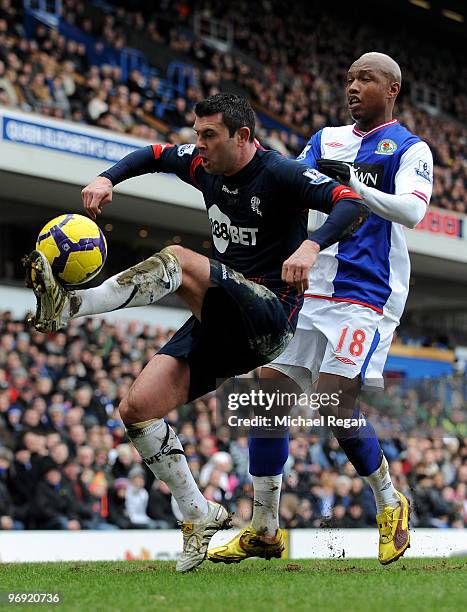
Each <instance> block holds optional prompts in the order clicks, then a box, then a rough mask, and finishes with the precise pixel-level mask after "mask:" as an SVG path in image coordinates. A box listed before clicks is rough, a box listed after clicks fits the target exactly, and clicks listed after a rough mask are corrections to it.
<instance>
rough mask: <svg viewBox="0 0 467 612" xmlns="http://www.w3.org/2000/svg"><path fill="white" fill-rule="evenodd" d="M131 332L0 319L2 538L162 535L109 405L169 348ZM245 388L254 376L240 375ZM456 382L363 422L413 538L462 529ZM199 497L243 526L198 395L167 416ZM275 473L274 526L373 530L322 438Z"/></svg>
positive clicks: (365, 505) (462, 441) (296, 449)
mask: <svg viewBox="0 0 467 612" xmlns="http://www.w3.org/2000/svg"><path fill="white" fill-rule="evenodd" d="M171 333H172V330H164V329H161V328H159V327H154V326H150V325H141V324H140V323H136V322H134V323H133V322H130V323H109V322H106V321H105V320H91V319H86V320H84V321H83V322H76V321H74V322H72V323H71V324H70V325H69V326H68V328H67V329H66V330H64V331H63V332H58V333H56V334H52V335H50V336H45V335H43V334H39V333H37V332H34V331H31V330H30V329H29V328H28V326H27V325H26V324H25V321H24V320H15V319H14V318H13V317H12V315H11V313H9V312H2V313H0V440H1V441H2V444H1V445H0V517H1V529H23V528H45V527H48V528H55V529H78V528H83V529H112V528H162V527H174V526H175V523H176V519H175V516H174V514H173V511H172V508H171V503H170V494H169V493H168V490H167V488H166V486H165V484H163V483H161V482H158V481H156V482H154V481H153V476H152V474H151V473H150V472H149V470H147V469H146V467H145V466H143V465H142V464H141V459H140V457H139V455H138V453H136V451H135V450H134V449H133V447H132V446H131V445H130V444H128V442H127V440H126V439H125V433H124V429H123V426H122V423H121V421H120V419H119V417H118V413H117V407H118V402H119V399H120V398H122V397H123V395H124V394H125V393H126V391H127V390H128V388H129V386H130V385H131V384H132V382H133V380H134V379H135V377H136V376H137V375H138V373H139V372H140V371H141V369H142V368H143V367H144V365H145V364H146V362H147V361H148V359H150V358H151V356H152V355H153V354H154V352H156V351H157V350H158V349H159V348H160V346H161V345H162V344H163V343H164V342H165V341H166V340H167V339H168V338H169V337H170V335H171ZM252 375H253V376H254V373H253V374H252ZM466 399H467V379H466V378H465V377H464V376H459V377H452V378H445V379H442V380H435V381H431V382H426V383H423V382H419V383H418V384H417V385H415V386H414V385H410V386H408V385H405V386H404V385H403V384H396V385H390V386H389V388H388V390H387V392H386V394H385V395H384V396H383V397H381V398H380V399H377V400H375V399H374V398H373V399H368V400H366V403H365V405H364V408H365V412H367V413H369V414H370V413H371V414H372V420H373V422H374V423H375V425H376V427H377V429H378V430H379V433H380V437H381V439H382V440H383V442H382V444H383V448H384V451H385V453H386V456H387V458H388V460H389V462H390V464H391V471H392V473H393V475H394V478H395V483H397V484H396V486H397V487H398V488H399V489H400V490H402V491H403V492H404V493H405V494H407V495H408V496H409V497H410V498H411V499H412V500H413V502H414V506H415V516H414V525H416V526H421V527H440V528H450V527H462V526H464V525H465V524H466V522H467V501H466V488H467V444H466V441H467V426H466V423H465V418H464V413H463V410H462V406H463V405H464V403H465V401H466ZM168 420H169V422H170V423H171V424H173V425H174V426H175V427H176V428H177V431H178V432H179V434H180V438H181V439H182V441H183V444H184V448H185V453H186V455H187V457H188V461H189V463H190V468H191V470H192V471H193V473H194V475H195V476H196V479H197V481H198V482H199V484H200V487H201V489H202V490H203V492H204V494H205V496H206V497H207V498H208V499H212V500H216V501H220V502H222V503H224V504H225V505H226V506H228V507H229V509H231V510H233V511H235V513H236V514H235V519H234V524H235V525H237V526H239V527H240V526H245V525H246V524H247V523H248V520H249V518H250V517H251V510H252V500H251V493H252V488H251V482H250V477H249V474H248V445H247V439H246V437H245V436H242V435H239V436H238V437H237V438H234V437H232V435H231V432H229V430H228V429H227V428H226V427H225V426H217V427H216V423H218V422H219V420H218V419H217V421H216V398H215V396H206V397H205V398H203V399H200V400H198V401H196V402H194V403H193V404H190V405H187V406H185V407H184V408H183V409H182V410H180V411H179V413H178V414H177V413H176V412H174V413H171V414H169V415H168ZM292 434H293V436H292V437H293V439H292V441H291V444H290V456H289V459H288V462H287V464H286V468H285V478H284V484H283V498H282V502H281V510H280V515H281V524H282V525H283V526H284V527H297V528H304V527H317V526H321V525H326V526H331V527H366V526H369V525H373V524H374V514H375V509H374V507H373V497H372V495H371V491H370V490H369V489H368V488H367V487H366V486H365V485H364V484H363V482H362V480H361V479H360V478H358V477H356V475H355V472H354V469H353V467H352V466H351V465H350V464H349V463H348V462H347V459H346V457H345V455H344V454H343V452H342V451H341V450H340V448H339V447H338V445H337V443H336V441H335V440H334V438H332V437H328V436H327V435H324V434H323V431H313V430H312V431H311V432H308V431H303V430H301V429H300V428H295V429H293V431H292Z"/></svg>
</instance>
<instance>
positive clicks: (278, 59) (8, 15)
mask: <svg viewBox="0 0 467 612" xmlns="http://www.w3.org/2000/svg"><path fill="white" fill-rule="evenodd" d="M126 4H127V3H122V6H119V7H116V8H115V10H114V11H113V12H108V13H106V14H105V15H103V17H102V19H101V20H96V21H93V20H92V19H91V18H90V17H89V16H88V15H87V13H86V5H85V3H82V2H80V1H79V0H66V1H65V2H64V3H63V7H64V8H63V14H64V18H65V19H66V20H68V21H69V22H70V23H72V24H73V25H75V26H77V27H79V28H80V29H81V30H82V31H83V32H84V33H86V34H87V35H91V36H93V37H94V39H95V41H96V43H95V50H97V51H99V50H102V48H103V45H111V46H113V47H114V48H115V49H117V50H118V49H122V48H123V47H125V45H126V44H127V42H128V41H127V36H128V33H129V32H132V33H134V32H136V33H137V34H138V36H141V37H145V38H147V39H148V40H152V41H156V42H157V43H159V44H164V45H166V46H167V48H169V49H171V50H172V51H173V52H174V53H176V54H177V56H180V54H182V56H184V57H186V62H187V63H188V64H189V63H192V64H193V68H192V69H190V70H189V71H188V72H189V74H190V79H188V78H187V85H188V86H187V88H186V90H185V93H184V94H183V95H179V94H176V93H175V92H174V91H173V92H172V95H173V96H174V99H172V100H167V95H168V94H167V89H166V88H165V87H163V86H162V85H163V83H162V81H163V79H162V78H160V77H157V76H146V75H144V74H143V73H142V72H140V71H139V70H133V71H131V72H130V74H129V76H128V79H127V80H126V81H125V82H123V81H122V73H121V69H120V67H118V66H116V65H110V64H106V63H101V64H100V65H91V63H90V61H89V54H88V53H87V52H86V46H85V44H84V43H82V42H81V43H79V42H76V41H75V40H71V39H70V40H67V39H66V38H65V37H64V36H63V35H61V34H59V33H58V31H56V30H53V29H49V28H47V27H46V26H42V25H41V26H39V27H38V28H37V30H36V33H35V36H34V38H33V39H27V38H25V37H24V36H23V30H22V14H21V9H20V8H19V2H17V1H15V0H2V2H1V3H0V105H4V106H10V107H19V108H22V109H23V110H26V111H34V112H38V113H41V114H45V115H49V116H53V117H56V118H59V119H70V120H72V121H75V122H81V123H89V124H91V125H97V126H99V127H103V128H107V129H110V130H112V131H114V132H121V133H128V134H132V135H134V136H139V137H141V138H144V139H147V140H151V141H155V140H158V139H161V138H166V139H168V140H170V141H171V142H175V143H180V142H187V141H189V140H190V139H192V138H193V133H192V130H191V129H190V128H191V126H192V125H193V120H194V115H193V107H194V105H195V103H196V102H197V101H198V100H200V99H202V98H203V97H205V96H206V95H211V94H213V93H215V92H217V91H219V90H221V89H225V88H237V89H238V88H240V90H241V91H243V92H244V93H245V94H246V95H248V96H249V97H250V98H251V100H252V101H253V102H254V103H255V104H256V107H257V110H258V116H259V118H261V117H263V119H264V117H265V115H264V113H266V115H268V116H272V117H275V118H277V119H278V122H276V124H275V127H274V128H268V129H266V128H265V127H263V126H262V125H261V120H260V121H259V129H258V137H259V139H260V140H261V142H262V143H263V144H265V145H266V146H270V147H272V148H276V149H277V150H279V151H280V152H282V153H284V154H290V155H296V154H297V153H298V152H299V151H300V150H301V148H302V147H303V144H304V139H307V138H308V137H309V136H310V135H311V134H312V133H313V132H315V131H316V130H318V129H320V128H321V127H323V126H324V125H337V124H342V123H348V122H349V118H348V114H347V111H346V109H345V102H344V98H343V90H342V83H343V75H345V72H346V69H347V68H348V64H349V61H350V60H351V59H352V58H355V57H357V56H358V55H359V54H360V53H361V51H362V49H384V50H385V51H387V52H389V53H393V54H394V56H395V57H396V58H397V59H398V60H399V61H400V63H401V65H402V68H403V73H404V87H403V91H402V95H401V99H400V102H399V106H398V110H397V116H398V117H399V118H400V120H401V121H402V122H403V123H404V124H405V125H407V126H408V127H409V129H412V130H414V131H415V132H416V133H418V134H419V135H420V136H421V137H422V138H424V139H425V140H426V141H427V142H428V143H429V145H430V147H431V148H432V151H433V154H434V158H435V166H436V167H435V175H436V181H435V187H434V194H433V199H432V203H433V204H434V205H437V206H440V207H442V208H446V209H448V210H454V211H458V212H466V211H467V200H466V197H467V196H466V193H467V192H466V189H465V187H466V182H467V177H466V165H465V159H464V157H463V150H464V149H465V142H466V129H465V125H463V124H462V123H461V122H462V121H463V120H464V119H465V116H466V109H467V103H466V100H467V94H466V92H465V85H464V84H465V82H466V79H465V78H464V77H463V76H462V74H463V73H462V71H463V70H464V71H465V67H463V66H462V64H460V63H458V62H457V60H456V58H455V57H454V54H449V51H448V50H447V51H446V52H443V51H442V50H440V49H439V48H436V53H435V52H434V51H435V48H434V46H433V44H432V46H430V45H424V44H421V43H420V41H413V42H411V38H412V36H410V37H404V32H403V31H401V32H399V33H398V34H397V35H395V34H394V33H393V35H392V36H391V39H389V38H388V39H385V38H384V36H383V37H381V36H380V34H379V32H378V33H376V31H375V29H374V28H373V29H372V28H371V27H370V26H368V25H364V24H363V25H357V23H356V22H355V23H352V24H349V23H348V22H344V21H342V19H344V18H342V17H341V18H339V17H338V16H336V15H333V16H330V15H329V14H328V13H325V12H324V11H322V10H321V11H319V12H317V11H316V10H314V9H313V8H312V7H310V8H309V9H306V8H305V7H304V5H302V4H301V3H297V4H296V5H292V6H287V10H284V2H283V0H267V1H265V2H263V3H262V9H261V7H256V10H255V11H254V12H252V11H251V10H250V6H249V3H248V2H246V1H241V2H237V3H235V5H232V6H228V7H225V3H221V2H218V1H217V0H211V1H209V2H208V1H205V2H200V3H197V5H196V9H197V10H198V11H200V12H201V13H202V14H204V15H206V16H212V17H221V18H222V19H224V20H228V21H229V22H230V23H231V24H232V25H233V31H234V34H235V37H234V42H235V45H236V48H237V52H235V53H220V52H218V51H214V50H213V49H212V48H210V47H208V46H206V45H205V43H203V42H202V41H201V40H200V39H198V38H196V36H194V33H193V30H192V21H191V17H192V13H193V6H192V3H190V2H178V3H167V2H164V1H161V2H155V3H151V5H147V3H146V5H145V4H144V3H140V2H132V3H130V4H129V5H128V7H127V8H125V7H124V5H126ZM109 7H110V5H107V8H109ZM131 7H136V8H131ZM291 32H293V36H291V35H290V33H291ZM238 50H241V51H242V53H239V52H238ZM414 81H417V82H421V83H423V84H424V85H426V86H427V87H428V88H431V89H432V90H433V91H435V92H436V94H437V95H438V96H439V99H440V103H441V107H442V110H443V111H444V112H445V113H446V112H448V113H451V115H452V116H453V117H456V118H457V120H456V119H454V118H449V117H448V116H447V115H446V114H443V115H439V116H436V115H432V114H428V113H427V112H426V111H425V110H421V109H420V108H418V107H416V106H414V105H413V104H412V102H411V98H410V87H409V86H408V85H406V83H408V84H409V83H411V82H414ZM160 104H162V107H163V108H164V109H165V110H164V111H163V114H162V116H161V117H160V118H161V121H159V120H156V119H155V109H156V107H157V106H158V105H160ZM282 126H283V127H282Z"/></svg>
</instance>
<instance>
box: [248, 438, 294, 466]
mask: <svg viewBox="0 0 467 612" xmlns="http://www.w3.org/2000/svg"><path fill="white" fill-rule="evenodd" d="M248 449H249V451H250V474H251V475H252V476H277V475H278V474H282V470H283V468H284V465H285V462H286V461H287V457H288V456H289V436H288V435H286V436H284V437H283V438H253V437H250V438H249V440H248Z"/></svg>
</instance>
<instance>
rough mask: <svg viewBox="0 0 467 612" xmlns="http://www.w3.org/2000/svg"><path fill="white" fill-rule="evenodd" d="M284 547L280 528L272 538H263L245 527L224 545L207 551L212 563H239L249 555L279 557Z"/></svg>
mask: <svg viewBox="0 0 467 612" xmlns="http://www.w3.org/2000/svg"><path fill="white" fill-rule="evenodd" d="M284 548H285V543H284V536H283V535H282V531H281V530H280V529H278V530H277V532H276V535H275V537H274V538H268V539H267V540H265V539H264V538H262V537H261V535H260V534H259V533H258V532H257V531H255V530H254V529H253V527H251V526H249V527H245V529H243V531H241V532H240V533H239V534H238V535H237V536H235V537H234V538H233V539H232V540H230V542H228V543H227V544H224V546H218V547H217V548H212V549H211V550H209V551H208V559H209V561H212V562H213V563H240V561H243V560H244V559H248V558H249V557H261V558H262V559H268V560H269V559H272V558H273V557H276V558H278V559H279V558H280V557H281V555H282V552H283V550H284Z"/></svg>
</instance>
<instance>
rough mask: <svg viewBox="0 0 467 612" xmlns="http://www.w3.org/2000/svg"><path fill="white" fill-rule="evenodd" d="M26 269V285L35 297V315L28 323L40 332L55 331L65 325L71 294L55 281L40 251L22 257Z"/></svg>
mask: <svg viewBox="0 0 467 612" xmlns="http://www.w3.org/2000/svg"><path fill="white" fill-rule="evenodd" d="M22 262H23V265H24V267H25V269H26V285H27V286H28V287H30V288H31V289H32V290H33V291H34V295H35V296H36V314H35V315H34V316H33V317H32V318H31V319H30V323H31V324H32V325H33V326H34V327H35V328H36V329H37V330H38V331H40V332H53V331H57V329H60V328H61V327H63V326H64V325H66V324H67V322H68V319H69V316H68V315H67V314H66V313H67V312H69V307H67V306H68V304H69V299H70V294H71V292H68V291H66V289H64V288H63V287H62V286H61V285H60V283H59V282H58V281H57V280H56V279H55V277H54V275H53V272H52V268H51V267H50V264H49V262H48V260H47V258H46V256H45V255H43V254H42V253H41V252H40V251H33V252H32V253H30V254H29V255H26V256H25V257H23V260H22Z"/></svg>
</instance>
